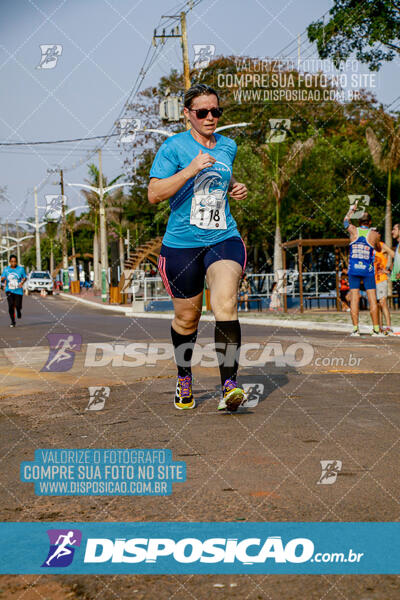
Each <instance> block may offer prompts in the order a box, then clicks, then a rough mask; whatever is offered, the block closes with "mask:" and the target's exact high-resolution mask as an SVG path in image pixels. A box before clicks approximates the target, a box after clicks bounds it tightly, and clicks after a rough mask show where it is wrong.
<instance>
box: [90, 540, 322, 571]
mask: <svg viewBox="0 0 400 600" xmlns="http://www.w3.org/2000/svg"><path fill="white" fill-rule="evenodd" d="M250 548H252V550H250ZM313 553H314V544H313V542H312V541H311V540H309V539H307V538H295V539H292V540H290V541H288V542H287V544H286V545H284V544H283V542H282V538H281V537H280V536H270V537H268V538H267V539H264V540H262V539H260V538H247V539H243V540H241V541H239V540H238V539H228V538H209V539H206V540H204V541H202V540H199V539H197V538H182V539H180V540H178V541H175V540H172V539H170V538H132V539H125V538H117V539H115V540H111V539H108V538H89V539H88V540H87V543H86V551H85V558H84V562H85V563H105V562H108V561H112V563H141V562H146V563H155V562H157V560H158V559H159V558H165V557H169V558H170V559H171V558H172V559H173V560H174V561H176V562H178V563H184V564H188V563H195V562H200V563H221V562H222V563H234V562H235V561H238V562H241V563H243V564H247V565H251V564H255V563H264V562H265V561H266V560H267V559H269V558H270V559H272V560H274V561H275V562H276V563H286V562H290V563H304V562H307V561H308V560H310V558H311V557H312V556H313Z"/></svg>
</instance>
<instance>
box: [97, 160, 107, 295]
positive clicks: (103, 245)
mask: <svg viewBox="0 0 400 600" xmlns="http://www.w3.org/2000/svg"><path fill="white" fill-rule="evenodd" d="M99 198H100V203H99V213H100V261H101V298H102V300H103V302H106V301H107V287H108V286H107V267H108V261H107V258H108V254H107V231H106V210H105V207H104V188H103V169H102V163H101V150H99Z"/></svg>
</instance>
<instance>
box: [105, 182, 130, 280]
mask: <svg viewBox="0 0 400 600" xmlns="http://www.w3.org/2000/svg"><path fill="white" fill-rule="evenodd" d="M126 201H127V198H126V196H125V194H124V193H123V191H122V190H121V189H117V190H115V191H114V192H113V193H111V194H110V195H109V197H108V202H107V204H108V207H107V208H106V211H107V213H108V214H109V215H110V218H111V219H112V220H111V221H110V225H111V227H112V228H113V229H114V231H115V233H116V234H117V235H118V247H119V263H120V267H121V273H122V271H123V270H124V267H125V246H124V237H125V233H126V230H127V226H128V223H129V222H128V221H127V219H126V218H125V217H124V212H125V211H124V207H125V204H126Z"/></svg>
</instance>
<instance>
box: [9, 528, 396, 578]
mask: <svg viewBox="0 0 400 600" xmlns="http://www.w3.org/2000/svg"><path fill="white" fill-rule="evenodd" d="M0 540H1V542H0V543H1V559H0V573H1V574H71V573H73V574H91V573H92V574H98V575H100V574H118V573H120V574H129V573H131V574H139V573H143V574H152V575H154V574H179V573H186V574H216V573H225V574H229V573H231V574H241V573H242V574H244V573H246V574H251V573H253V574H262V573H268V574H270V573H271V574H282V573H283V574H284V573H287V574H328V573H336V574H372V573H373V574H399V573H400V523H254V522H252V523H62V522H61V523H21V522H19V523H2V524H1V536H0Z"/></svg>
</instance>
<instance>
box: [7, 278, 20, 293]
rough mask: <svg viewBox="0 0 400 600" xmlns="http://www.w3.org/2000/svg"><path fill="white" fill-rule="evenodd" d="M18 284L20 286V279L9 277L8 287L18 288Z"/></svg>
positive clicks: (11, 288)
mask: <svg viewBox="0 0 400 600" xmlns="http://www.w3.org/2000/svg"><path fill="white" fill-rule="evenodd" d="M18 286H19V283H18V279H15V278H14V277H13V278H12V279H9V281H8V289H10V290H16V289H18Z"/></svg>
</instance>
